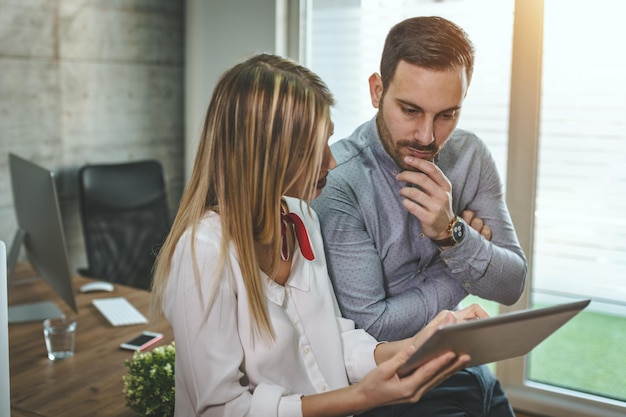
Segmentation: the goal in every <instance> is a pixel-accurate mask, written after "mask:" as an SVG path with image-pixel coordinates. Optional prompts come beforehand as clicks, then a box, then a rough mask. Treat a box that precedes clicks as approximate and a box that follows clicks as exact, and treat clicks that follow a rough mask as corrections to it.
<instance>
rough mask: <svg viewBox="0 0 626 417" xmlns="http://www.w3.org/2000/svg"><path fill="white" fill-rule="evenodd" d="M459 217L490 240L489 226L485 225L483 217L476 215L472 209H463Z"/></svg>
mask: <svg viewBox="0 0 626 417" xmlns="http://www.w3.org/2000/svg"><path fill="white" fill-rule="evenodd" d="M461 218H462V219H463V220H465V223H467V224H469V225H470V226H471V227H472V229H474V230H476V231H477V232H478V233H480V234H481V235H483V236H484V237H485V239H487V240H491V227H489V226H487V225H486V224H485V223H484V222H483V219H481V218H480V217H476V213H474V212H473V211H472V210H465V211H463V212H462V213H461Z"/></svg>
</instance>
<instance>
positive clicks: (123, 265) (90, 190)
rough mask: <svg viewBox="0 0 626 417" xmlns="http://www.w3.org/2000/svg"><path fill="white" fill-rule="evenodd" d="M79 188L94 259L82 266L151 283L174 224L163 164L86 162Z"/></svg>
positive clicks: (96, 274)
mask: <svg viewBox="0 0 626 417" xmlns="http://www.w3.org/2000/svg"><path fill="white" fill-rule="evenodd" d="M78 194H79V205H80V213H81V220H82V226H83V236H84V238H85V248H86V252H87V261H88V264H89V266H88V267H87V268H86V269H79V271H78V272H79V273H80V274H81V275H84V276H87V277H93V278H97V279H101V280H106V281H111V282H117V283H121V284H125V285H130V286H133V287H137V288H143V289H149V288H150V286H151V284H152V268H153V266H154V261H155V259H156V254H157V253H158V250H159V248H160V246H161V244H162V243H163V241H164V240H165V237H166V236H167V233H168V232H169V229H170V225H171V223H170V217H169V210H168V205H167V194H166V191H165V181H164V177H163V168H162V166H161V164H160V163H159V162H158V161H155V160H143V161H137V162H128V163H121V164H100V165H85V166H83V167H82V168H80V170H79V171H78Z"/></svg>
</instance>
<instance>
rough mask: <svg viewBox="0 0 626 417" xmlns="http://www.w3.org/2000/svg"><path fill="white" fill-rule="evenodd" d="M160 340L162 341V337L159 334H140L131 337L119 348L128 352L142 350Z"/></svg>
mask: <svg viewBox="0 0 626 417" xmlns="http://www.w3.org/2000/svg"><path fill="white" fill-rule="evenodd" d="M161 339H163V335H162V334H161V333H155V332H141V334H140V335H139V336H137V337H133V338H132V339H130V340H129V341H128V342H124V343H122V344H121V345H120V347H121V348H122V349H128V350H144V349H146V348H148V347H150V346H152V345H153V344H155V343H156V342H158V341H159V340H161Z"/></svg>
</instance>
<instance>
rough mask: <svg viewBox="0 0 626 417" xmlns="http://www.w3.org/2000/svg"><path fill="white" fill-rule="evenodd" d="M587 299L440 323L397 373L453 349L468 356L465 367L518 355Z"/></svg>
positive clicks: (545, 335)
mask: <svg viewBox="0 0 626 417" xmlns="http://www.w3.org/2000/svg"><path fill="white" fill-rule="evenodd" d="M590 301H591V300H583V301H576V302H573V303H568V304H561V305H556V306H551V307H544V308H537V309H531V310H522V311H514V312H511V313H505V314H502V315H500V316H495V317H488V318H484V319H478V320H471V321H466V322H463V323H459V324H452V325H449V326H442V327H440V328H439V329H437V331H436V332H435V333H434V334H433V335H432V336H431V337H430V339H428V340H427V341H426V342H425V343H424V344H423V345H422V347H420V348H419V349H418V350H417V351H416V352H415V353H414V354H413V355H412V356H411V357H410V358H409V360H408V361H407V362H406V363H405V364H404V365H403V366H402V367H401V368H400V369H399V370H398V375H399V376H400V377H403V376H406V375H408V374H410V373H411V372H413V371H414V370H415V369H416V368H418V367H419V366H421V365H422V364H424V363H425V362H428V361H429V360H431V359H433V358H435V357H437V356H439V355H440V354H442V353H443V352H448V351H453V352H456V353H458V354H463V353H467V354H469V355H470V356H471V360H470V362H469V363H468V364H467V367H471V366H477V365H482V364H485V363H491V362H497V361H499V360H503V359H510V358H514V357H517V356H522V355H525V354H527V353H528V352H530V351H531V350H532V349H533V348H534V347H535V346H537V345H538V344H539V343H541V342H542V341H543V340H545V339H546V338H547V337H548V336H550V335H551V334H552V333H554V332H555V331H556V330H557V329H558V328H560V327H561V326H562V325H564V324H565V323H567V322H568V321H569V320H570V319H571V318H572V317H574V316H575V315H576V314H578V313H579V312H580V311H581V310H582V309H584V308H585V307H587V306H588V305H589V302H590Z"/></svg>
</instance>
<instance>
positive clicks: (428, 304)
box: [312, 119, 527, 340]
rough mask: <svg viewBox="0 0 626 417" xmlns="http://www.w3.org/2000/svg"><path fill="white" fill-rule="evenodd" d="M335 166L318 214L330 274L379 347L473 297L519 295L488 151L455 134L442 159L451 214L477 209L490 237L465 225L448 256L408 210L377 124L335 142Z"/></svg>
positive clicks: (513, 241) (513, 245) (520, 277)
mask: <svg viewBox="0 0 626 417" xmlns="http://www.w3.org/2000/svg"><path fill="white" fill-rule="evenodd" d="M332 152H333V155H334V156H335V159H336V160H337V167H336V168H335V169H334V170H333V171H331V172H330V175H329V177H328V183H327V185H326V187H325V188H324V191H323V192H322V194H321V196H320V197H318V198H317V199H316V200H314V201H313V203H312V205H313V208H314V209H315V210H316V212H317V213H318V214H319V218H320V222H321V226H322V232H323V236H324V243H325V250H326V257H327V260H328V268H329V273H330V276H331V279H332V281H333V285H334V288H335V292H336V295H337V300H338V302H339V305H340V308H341V310H342V313H343V314H344V315H345V316H346V317H348V318H350V319H353V320H354V321H355V322H356V324H357V326H359V327H361V328H363V329H365V330H367V331H368V332H369V333H370V334H372V335H373V336H374V337H376V338H377V339H378V340H397V339H401V338H405V337H409V336H412V335H414V334H415V333H416V332H417V331H418V330H419V329H421V328H422V327H423V326H424V325H425V324H426V323H427V322H428V321H429V320H430V319H431V318H433V317H434V316H435V315H436V314H437V313H438V312H439V311H441V310H443V309H453V308H455V307H456V306H457V305H458V303H459V302H461V301H462V300H463V298H464V297H465V296H467V294H475V295H478V296H480V297H483V298H485V299H490V300H495V301H497V302H500V303H504V304H512V303H514V302H515V301H517V299H518V298H519V297H520V295H521V293H522V290H523V286H524V281H525V276H526V270H527V265H526V259H525V257H524V253H523V251H522V249H521V247H520V245H519V242H518V240H517V237H516V234H515V230H514V228H513V224H512V222H511V218H510V215H509V212H508V210H507V207H506V204H505V201H504V193H503V186H502V181H501V179H500V177H499V175H498V172H497V170H496V166H495V163H494V161H493V158H492V157H491V154H490V152H489V150H488V149H487V147H486V146H485V145H484V143H483V142H482V141H481V140H480V139H479V138H478V137H477V136H476V135H474V134H472V133H469V132H466V131H463V130H460V129H457V130H455V131H454V133H453V134H452V136H451V138H450V139H449V140H448V142H447V143H446V145H445V146H444V148H443V149H442V151H441V153H440V154H439V158H438V160H437V166H438V167H439V168H440V169H441V170H442V171H443V172H444V174H445V175H446V177H447V178H448V179H449V180H450V182H451V183H452V196H453V210H454V212H455V213H456V214H460V213H461V212H462V211H463V210H466V209H469V210H473V211H474V212H475V213H476V215H477V216H478V217H480V218H482V219H483V220H484V222H485V224H487V225H489V226H490V227H491V229H492V232H493V237H492V240H491V241H487V240H486V239H485V238H484V237H482V236H481V235H480V234H479V233H478V232H477V231H475V230H474V229H472V228H470V227H467V234H466V236H465V238H464V239H463V241H462V242H460V243H459V244H457V245H456V246H454V247H453V248H450V249H448V250H445V251H441V250H440V249H439V247H437V246H436V245H435V244H434V243H433V242H432V241H431V240H430V239H429V238H428V237H426V236H425V235H423V234H422V230H421V225H420V222H419V220H418V219H417V218H415V217H414V216H413V215H411V214H410V213H408V212H407V210H406V209H405V208H404V207H403V206H402V197H401V196H400V195H399V191H400V189H401V188H402V187H403V186H404V184H403V183H399V182H398V181H397V180H396V179H395V175H396V174H397V173H398V172H399V171H400V168H399V167H398V166H397V165H396V163H395V162H394V161H393V159H391V158H390V157H389V155H387V153H386V152H385V151H384V149H383V147H382V145H381V144H380V141H379V138H378V134H377V130H376V123H375V119H372V120H370V121H369V122H367V123H365V124H363V125H361V126H360V127H359V128H357V129H356V130H355V131H354V133H353V134H352V135H351V136H349V137H348V138H346V139H343V140H340V141H338V142H336V143H334V144H333V145H332Z"/></svg>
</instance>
